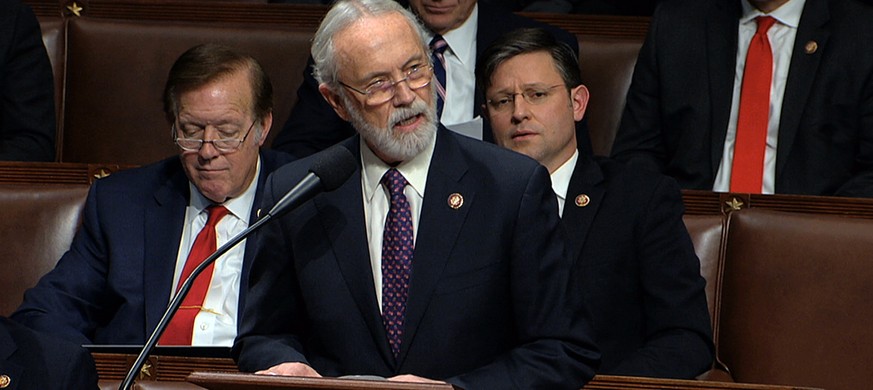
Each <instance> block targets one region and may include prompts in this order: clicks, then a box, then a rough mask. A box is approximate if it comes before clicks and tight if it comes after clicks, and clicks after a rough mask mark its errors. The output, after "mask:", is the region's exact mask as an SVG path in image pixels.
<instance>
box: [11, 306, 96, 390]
mask: <svg viewBox="0 0 873 390" xmlns="http://www.w3.org/2000/svg"><path fill="white" fill-rule="evenodd" d="M0 376H6V377H8V378H9V384H8V386H7V387H4V389H5V390H68V389H76V390H88V389H97V369H96V368H95V367H94V360H93V359H91V354H89V353H88V351H87V350H85V349H84V348H82V347H81V346H79V345H75V344H72V343H70V342H69V341H66V340H62V339H59V338H54V337H51V336H49V335H45V334H41V333H38V332H35V331H33V330H31V329H27V328H25V327H24V326H22V325H19V324H16V323H15V322H13V321H11V320H9V319H6V318H0Z"/></svg>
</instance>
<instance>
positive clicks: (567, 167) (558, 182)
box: [550, 149, 579, 217]
mask: <svg viewBox="0 0 873 390" xmlns="http://www.w3.org/2000/svg"><path fill="white" fill-rule="evenodd" d="M578 160H579V149H576V151H575V152H573V156H572V157H570V159H569V160H567V161H565V162H564V163H563V164H561V166H560V167H558V169H556V170H555V171H554V172H552V174H551V175H550V176H551V178H552V191H554V192H555V196H556V197H557V198H558V216H559V217H563V216H564V203H566V201H567V191H568V190H569V189H570V178H572V177H573V171H574V170H576V161H578Z"/></svg>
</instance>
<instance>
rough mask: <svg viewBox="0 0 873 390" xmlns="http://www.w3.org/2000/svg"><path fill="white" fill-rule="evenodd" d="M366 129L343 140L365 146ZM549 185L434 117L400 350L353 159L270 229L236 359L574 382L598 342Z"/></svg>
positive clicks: (288, 180) (523, 160) (326, 370)
mask: <svg viewBox="0 0 873 390" xmlns="http://www.w3.org/2000/svg"><path fill="white" fill-rule="evenodd" d="M358 142H359V141H358V137H353V138H351V139H349V140H347V141H345V142H344V143H343V145H344V146H345V147H347V148H348V149H349V150H351V151H352V152H353V154H354V155H356V156H359V153H360V151H359V148H358ZM309 161H310V160H308V159H307V160H305V161H302V162H300V163H299V164H289V165H288V166H286V167H284V168H282V169H280V170H279V171H277V172H276V173H275V174H273V175H272V176H271V178H270V179H269V182H268V184H267V190H266V191H267V192H265V194H264V200H265V204H264V206H267V205H269V204H270V203H272V202H273V201H274V200H275V199H277V198H278V197H279V196H281V195H282V194H283V193H284V192H285V191H286V190H287V189H288V188H290V187H291V185H293V184H294V183H295V182H296V181H297V180H298V179H299V178H301V177H303V175H304V174H305V172H306V169H307V168H308V164H309ZM358 161H360V158H359V157H358ZM498 161H499V162H501V164H499V165H498V164H496V162H498ZM549 188H550V185H549V178H548V173H547V172H546V171H545V169H544V168H542V167H541V166H539V165H538V164H536V163H535V162H534V161H533V160H530V159H528V158H527V157H524V156H521V155H518V154H515V153H512V152H509V151H507V150H503V149H500V148H498V147H497V146H494V145H491V144H486V143H483V142H481V141H477V140H473V139H470V138H467V137H464V136H461V135H457V134H454V133H452V132H451V131H449V130H446V129H445V128H442V129H441V130H440V132H439V133H438V136H437V140H436V147H435V151H434V155H433V160H432V162H431V165H430V171H429V173H428V178H427V190H426V194H425V199H424V203H423V205H422V210H421V218H420V223H419V231H418V234H417V239H416V242H415V253H414V256H413V270H412V276H411V282H410V284H411V288H410V292H409V301H408V304H407V311H406V323H407V327H406V330H405V332H404V334H403V341H402V346H401V351H400V357H399V359H398V360H397V361H396V362H395V361H394V358H393V356H392V354H391V352H390V349H389V345H388V339H387V336H386V332H385V330H384V327H383V325H382V320H381V315H380V310H379V307H378V303H377V300H376V295H375V287H374V283H373V276H372V272H371V267H370V256H369V252H368V249H367V248H368V245H367V237H366V230H365V226H364V212H363V207H362V206H363V203H362V202H363V201H362V192H361V173H360V171H357V172H356V173H355V174H354V175H353V176H352V177H351V179H349V180H348V181H347V182H346V183H345V184H343V185H342V186H341V187H340V188H339V189H337V190H336V191H334V192H329V193H325V194H322V195H319V196H318V197H316V198H315V199H314V200H313V201H311V202H308V203H306V204H304V205H303V206H302V207H301V208H299V209H297V210H295V211H294V212H292V213H291V214H289V215H288V216H286V217H284V218H282V219H280V220H279V221H278V223H275V224H273V225H270V226H267V227H266V228H265V229H264V230H263V231H262V236H261V237H259V242H260V244H261V245H260V246H259V251H258V255H257V257H256V258H255V263H254V264H253V266H252V272H251V279H250V281H249V285H250V287H249V288H250V290H249V294H248V296H249V298H248V299H249V300H248V302H247V307H246V314H245V316H243V322H242V323H241V325H240V334H239V336H238V337H237V340H236V343H235V344H234V347H233V349H232V353H233V355H234V357H235V358H236V359H237V361H238V363H239V366H240V369H241V370H244V371H254V370H258V369H265V368H268V367H271V366H273V365H276V364H279V363H282V362H306V363H308V364H309V365H311V366H312V367H313V368H315V369H316V370H317V371H318V372H319V373H321V374H322V375H325V376H340V375H349V374H368V375H378V376H383V377H390V376H394V375H398V374H403V373H411V374H415V375H420V376H424V377H429V378H434V379H441V380H448V381H450V382H452V383H455V384H457V385H459V386H461V387H462V388H467V389H476V388H487V389H507V388H519V389H531V388H550V389H551V388H554V389H560V388H579V387H580V386H581V385H582V384H583V383H585V382H587V381H588V380H589V379H591V377H592V376H593V374H594V371H593V370H594V368H595V367H596V363H597V360H598V357H599V356H598V353H597V352H596V348H595V347H594V345H593V342H592V339H591V338H590V332H591V329H590V326H589V323H588V318H587V316H586V313H584V310H582V308H580V307H576V306H572V305H570V304H569V297H568V296H567V295H566V288H565V287H566V284H565V283H566V281H567V274H568V271H569V263H570V262H569V258H568V257H567V256H566V250H565V248H564V244H563V239H562V238H563V237H562V231H561V229H560V228H559V221H558V220H557V214H556V213H555V212H554V210H555V207H557V205H556V203H555V199H554V195H553V194H552V192H551V191H550V190H549ZM453 193H457V194H460V195H461V196H463V199H464V201H463V205H462V206H461V207H460V208H458V209H456V210H455V209H452V208H451V207H449V205H448V203H447V199H448V198H449V196H450V195H451V194H453ZM485 232H487V233H485Z"/></svg>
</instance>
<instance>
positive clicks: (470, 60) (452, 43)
mask: <svg viewBox="0 0 873 390" xmlns="http://www.w3.org/2000/svg"><path fill="white" fill-rule="evenodd" d="M478 20H479V5H475V6H473V11H472V12H471V13H470V17H468V18H467V20H466V21H465V22H464V23H463V24H461V25H460V26H458V28H456V29H454V30H451V31H449V32H447V33H445V35H443V39H445V40H446V43H447V44H448V45H449V46H448V48H447V49H446V51H445V53H444V56H445V59H446V99H445V102H444V106H443V113H442V116H441V117H440V122H441V123H442V124H443V125H445V126H446V127H449V128H451V127H453V125H457V124H460V123H466V122H470V121H471V120H473V112H474V110H473V109H474V107H473V106H474V105H475V104H476V103H475V94H476V34H477V32H478ZM431 38H433V36H430V37H428V41H430V39H431ZM464 133H465V134H466V135H473V136H474V138H478V139H482V129H481V125H480V128H479V129H478V137H475V135H476V134H469V133H467V132H464Z"/></svg>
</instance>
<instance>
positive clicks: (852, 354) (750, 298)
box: [718, 208, 873, 390]
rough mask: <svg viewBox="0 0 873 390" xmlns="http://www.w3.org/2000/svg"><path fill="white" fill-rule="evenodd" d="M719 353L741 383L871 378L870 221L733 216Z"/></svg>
mask: <svg viewBox="0 0 873 390" xmlns="http://www.w3.org/2000/svg"><path fill="white" fill-rule="evenodd" d="M729 226H730V227H729V231H728V237H727V241H726V251H725V263H724V273H723V280H722V283H723V284H722V296H721V300H720V311H721V313H720V315H719V316H718V318H719V336H718V353H719V357H720V360H721V361H722V362H724V363H725V364H726V365H727V367H728V368H729V369H730V372H731V375H732V376H733V378H734V379H735V380H736V381H738V382H754V383H770V384H791V385H798V386H812V387H821V388H826V389H846V390H848V389H860V388H868V387H869V386H870V384H871V383H873V370H871V367H873V348H871V346H873V331H871V324H873V305H871V303H870V298H871V293H873V261H871V255H873V220H869V219H852V218H844V217H834V216H822V215H816V214H800V213H783V212H778V211H768V210H761V209H754V208H752V209H746V210H742V211H739V212H734V213H732V214H731V217H730V222H729Z"/></svg>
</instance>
